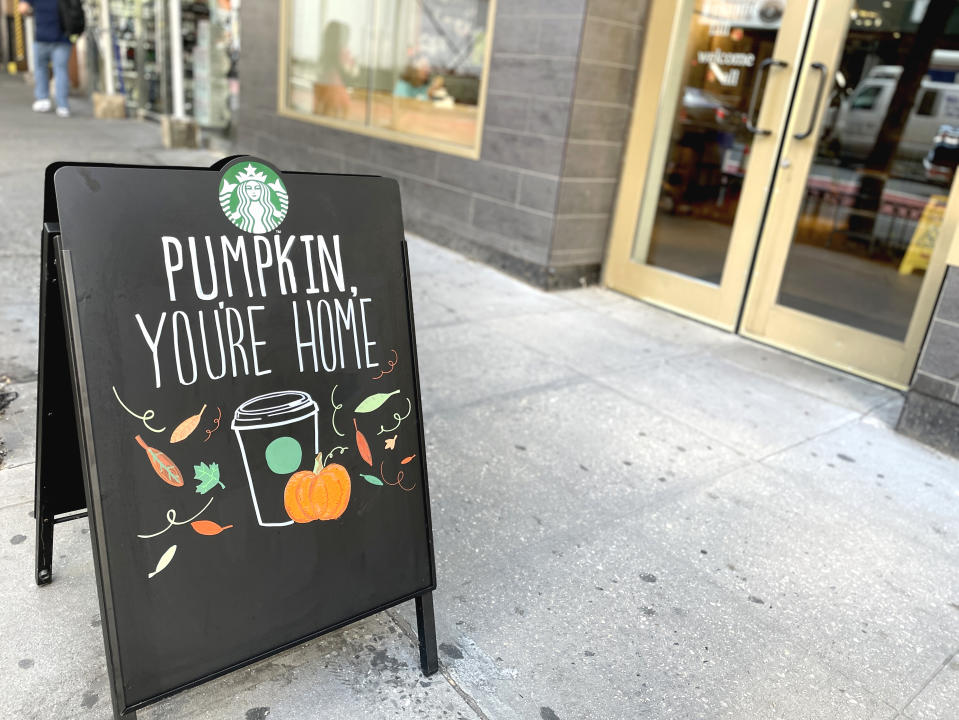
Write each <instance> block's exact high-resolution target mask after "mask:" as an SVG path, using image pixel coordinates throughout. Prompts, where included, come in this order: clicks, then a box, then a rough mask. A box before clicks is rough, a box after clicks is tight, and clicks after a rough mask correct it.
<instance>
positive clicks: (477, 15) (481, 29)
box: [287, 0, 489, 147]
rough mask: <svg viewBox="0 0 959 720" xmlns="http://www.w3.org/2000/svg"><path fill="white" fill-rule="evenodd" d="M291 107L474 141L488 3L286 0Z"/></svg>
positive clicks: (410, 132)
mask: <svg viewBox="0 0 959 720" xmlns="http://www.w3.org/2000/svg"><path fill="white" fill-rule="evenodd" d="M287 7H288V12H289V17H288V25H289V28H290V30H289V38H288V51H287V53H288V58H287V62H288V65H287V68H288V73H287V77H288V86H287V106H288V107H289V109H291V110H294V111H298V112H301V113H306V114H311V115H319V116H324V117H329V118H335V119H338V120H346V121H350V122H354V123H357V124H358V125H362V126H377V127H381V128H388V129H391V130H395V131H397V132H398V133H402V134H403V135H411V136H419V137H426V138H432V139H435V140H440V141H442V142H447V143H451V144H454V145H460V146H465V147H473V146H474V145H475V144H476V130H477V124H478V122H479V118H478V104H479V97H480V87H481V83H482V81H483V67H484V66H483V62H484V59H485V54H486V35H487V33H486V19H487V14H488V11H489V0H394V1H393V2H384V1H377V0H290V1H289V3H288V4H287Z"/></svg>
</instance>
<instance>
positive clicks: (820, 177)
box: [779, 0, 959, 340]
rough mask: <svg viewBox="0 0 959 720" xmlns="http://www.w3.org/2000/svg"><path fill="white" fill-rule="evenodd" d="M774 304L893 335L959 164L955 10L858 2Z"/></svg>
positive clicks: (940, 0) (900, 334)
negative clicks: (777, 302) (777, 297)
mask: <svg viewBox="0 0 959 720" xmlns="http://www.w3.org/2000/svg"><path fill="white" fill-rule="evenodd" d="M832 80H833V89H832V93H831V97H830V107H829V108H828V109H827V111H826V115H825V119H824V122H823V127H822V132H821V133H820V138H819V143H818V145H817V148H816V156H815V159H814V161H813V165H812V168H811V169H810V173H809V178H808V180H807V183H806V192H805V197H804V199H803V203H802V206H801V210H800V216H799V222H798V224H797V227H796V233H795V236H794V238H793V244H792V247H791V249H790V254H789V259H788V261H787V264H786V269H785V273H784V275H783V280H782V285H781V288H780V294H779V303H780V304H781V305H786V306H788V307H792V308H795V309H797V310H802V311H804V312H807V313H811V314H814V315H818V316H820V317H823V318H826V319H829V320H833V321H835V322H840V323H843V324H846V325H851V326H853V327H857V328H860V329H862V330H866V331H869V332H873V333H877V334H880V335H885V336H887V337H890V338H893V339H896V340H902V339H904V338H905V336H906V333H907V331H908V328H909V322H910V319H911V317H912V313H913V308H914V307H915V302H916V298H917V297H918V295H919V290H920V287H921V285H922V277H923V275H924V273H925V271H926V268H927V267H928V265H929V259H930V257H931V255H932V251H933V249H934V247H935V243H936V240H937V237H938V233H939V228H940V226H941V224H942V219H943V211H944V209H945V204H946V198H947V195H948V193H949V186H950V185H951V183H952V179H953V176H954V174H955V170H956V166H957V164H959V82H957V81H959V9H957V6H956V3H955V2H954V1H953V0H929V1H928V2H923V3H919V2H913V1H912V0H884V1H883V2H878V0H877V2H868V1H866V0H862V1H860V2H858V3H857V4H856V7H855V9H854V10H853V12H852V13H851V15H850V21H849V30H848V34H847V37H846V42H845V47H844V52H843V55H842V58H841V60H840V63H839V67H838V68H837V69H836V71H835V72H834V73H832Z"/></svg>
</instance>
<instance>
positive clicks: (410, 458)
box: [400, 455, 416, 465]
mask: <svg viewBox="0 0 959 720" xmlns="http://www.w3.org/2000/svg"><path fill="white" fill-rule="evenodd" d="M415 457H416V455H410V456H409V457H405V458H403V459H402V460H400V465H406V463H408V462H409V461H410V460H412V459H413V458H415Z"/></svg>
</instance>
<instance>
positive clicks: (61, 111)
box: [57, 107, 70, 117]
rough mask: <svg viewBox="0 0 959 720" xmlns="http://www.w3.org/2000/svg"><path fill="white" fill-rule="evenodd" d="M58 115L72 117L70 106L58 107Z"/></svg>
mask: <svg viewBox="0 0 959 720" xmlns="http://www.w3.org/2000/svg"><path fill="white" fill-rule="evenodd" d="M57 117H70V108H61V107H58V108H57Z"/></svg>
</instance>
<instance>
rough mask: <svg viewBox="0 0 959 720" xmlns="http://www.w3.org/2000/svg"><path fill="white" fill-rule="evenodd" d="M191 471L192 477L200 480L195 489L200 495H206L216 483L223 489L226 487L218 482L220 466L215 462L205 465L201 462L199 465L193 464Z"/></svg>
mask: <svg viewBox="0 0 959 720" xmlns="http://www.w3.org/2000/svg"><path fill="white" fill-rule="evenodd" d="M193 472H194V475H193V478H194V479H195V480H199V481H200V484H199V485H197V487H196V491H197V492H198V493H200V495H206V494H207V493H208V492H210V490H212V489H213V488H214V487H216V486H217V485H219V486H220V487H221V488H223V489H224V490H225V489H226V486H225V485H224V484H223V483H222V482H220V466H219V465H217V464H216V463H210V464H209V465H207V464H206V463H203V462H201V463H200V464H199V465H194V466H193Z"/></svg>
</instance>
